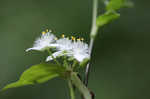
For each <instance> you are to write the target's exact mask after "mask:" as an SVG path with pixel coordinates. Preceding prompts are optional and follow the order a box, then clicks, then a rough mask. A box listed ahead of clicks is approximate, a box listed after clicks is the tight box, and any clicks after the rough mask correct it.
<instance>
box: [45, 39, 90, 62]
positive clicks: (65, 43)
mask: <svg viewBox="0 0 150 99" xmlns="http://www.w3.org/2000/svg"><path fill="white" fill-rule="evenodd" d="M54 45H55V46H56V48H57V50H58V51H57V52H55V53H53V54H52V56H53V57H52V56H48V57H47V59H46V61H50V60H53V58H56V57H60V56H64V55H66V56H69V57H73V58H74V59H76V60H77V61H79V62H82V61H83V60H84V59H89V58H90V55H89V48H88V45H87V44H86V43H84V42H83V41H72V40H69V39H67V38H61V39H59V40H57V41H56V44H54Z"/></svg>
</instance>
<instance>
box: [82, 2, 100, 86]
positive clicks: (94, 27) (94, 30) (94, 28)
mask: <svg viewBox="0 0 150 99" xmlns="http://www.w3.org/2000/svg"><path fill="white" fill-rule="evenodd" d="M97 8H98V0H93V14H92V27H91V32H90V38H91V39H90V44H89V54H90V56H91V53H92V49H93V45H94V41H95V37H96V35H97V31H98V27H97V25H96V18H97ZM89 72H90V62H89V63H88V64H87V66H86V70H85V78H84V84H85V86H88V79H89Z"/></svg>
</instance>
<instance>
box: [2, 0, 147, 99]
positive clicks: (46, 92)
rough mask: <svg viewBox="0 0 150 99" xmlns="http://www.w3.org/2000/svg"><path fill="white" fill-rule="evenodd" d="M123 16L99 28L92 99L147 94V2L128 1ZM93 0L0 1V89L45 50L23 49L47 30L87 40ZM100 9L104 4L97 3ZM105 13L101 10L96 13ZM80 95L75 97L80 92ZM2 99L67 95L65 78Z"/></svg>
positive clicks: (38, 59)
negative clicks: (129, 7) (130, 5)
mask: <svg viewBox="0 0 150 99" xmlns="http://www.w3.org/2000/svg"><path fill="white" fill-rule="evenodd" d="M132 1H133V2H134V4H135V6H134V8H132V9H122V10H121V18H120V19H118V20H117V21H115V22H113V23H111V24H109V25H107V26H105V27H104V28H102V29H101V30H100V31H99V35H98V36H97V39H96V43H95V46H94V50H93V57H92V70H91V75H90V80H89V88H90V89H92V90H93V91H94V92H95V94H96V99H149V98H150V94H149V92H150V77H149V76H150V60H149V59H150V34H149V31H150V27H149V26H150V11H149V10H150V6H149V5H150V1H149V0H132ZM91 3H92V0H0V88H3V87H4V86H5V85H6V84H8V83H11V82H13V81H16V80H17V79H18V78H19V76H20V75H21V73H22V72H23V71H24V70H25V69H27V68H29V67H30V66H31V65H33V64H38V63H40V62H42V61H44V60H45V58H46V56H47V54H46V53H44V54H43V53H39V52H29V53H26V52H25V49H26V48H28V47H31V46H32V44H33V41H34V40H35V38H36V37H38V36H39V35H40V32H41V31H43V30H45V29H46V28H49V29H52V30H53V31H54V32H55V33H56V34H57V35H61V34H62V33H65V34H66V35H76V36H79V35H82V37H84V38H86V41H87V42H88V40H89V37H88V35H89V32H90V27H91V11H92V6H91V5H92V4H91ZM99 6H100V8H102V7H103V5H102V3H101V4H100V5H99ZM101 12H103V11H102V10H101V9H99V13H101ZM78 96H79V95H78ZM0 99H69V95H68V87H67V84H66V82H65V81H64V80H62V79H53V80H51V81H48V83H44V84H40V85H35V86H27V87H21V88H15V89H10V90H8V91H5V92H1V93H0Z"/></svg>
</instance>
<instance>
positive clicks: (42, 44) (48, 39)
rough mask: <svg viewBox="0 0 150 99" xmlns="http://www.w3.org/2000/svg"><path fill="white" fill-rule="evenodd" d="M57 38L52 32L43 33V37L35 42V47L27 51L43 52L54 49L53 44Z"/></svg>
mask: <svg viewBox="0 0 150 99" xmlns="http://www.w3.org/2000/svg"><path fill="white" fill-rule="evenodd" d="M55 38H56V37H55V36H54V35H53V34H51V33H50V32H47V33H46V32H44V33H42V35H41V37H39V38H37V39H36V40H35V42H34V45H33V47H32V48H28V49H27V50H26V51H30V50H38V51H43V50H45V49H47V48H50V47H52V45H53V43H54V42H55Z"/></svg>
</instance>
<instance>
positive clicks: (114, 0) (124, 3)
mask: <svg viewBox="0 0 150 99" xmlns="http://www.w3.org/2000/svg"><path fill="white" fill-rule="evenodd" d="M132 6H133V3H132V2H131V1H129V0H110V1H108V3H107V4H106V10H107V11H110V10H114V11H116V10H119V9H120V8H122V7H132Z"/></svg>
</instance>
